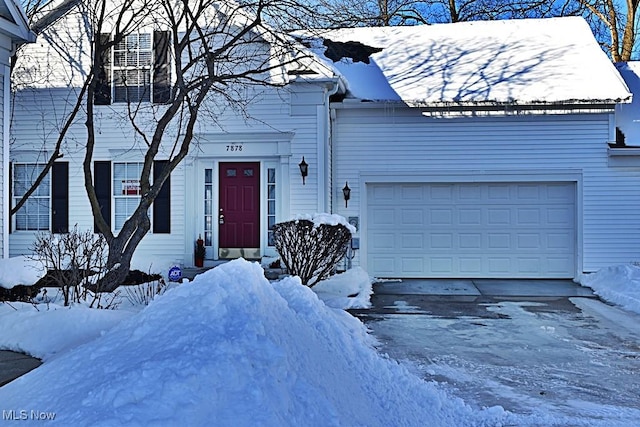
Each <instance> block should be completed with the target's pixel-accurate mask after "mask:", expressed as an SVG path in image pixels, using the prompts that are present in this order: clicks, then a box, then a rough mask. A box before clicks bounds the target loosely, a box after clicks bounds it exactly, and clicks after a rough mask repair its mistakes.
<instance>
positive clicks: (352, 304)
mask: <svg viewBox="0 0 640 427" xmlns="http://www.w3.org/2000/svg"><path fill="white" fill-rule="evenodd" d="M372 283H373V281H372V280H371V278H370V277H369V275H368V274H367V272H366V271H364V270H363V269H362V268H360V267H356V268H352V269H350V270H347V271H345V272H344V273H340V274H336V275H334V276H331V277H329V278H328V279H326V280H323V281H321V282H319V283H318V284H317V285H315V286H314V287H313V288H312V289H313V291H314V292H315V293H316V294H317V295H318V298H320V299H321V300H322V301H324V303H325V304H326V305H328V306H329V307H333V308H342V309H349V308H369V307H371V294H373V286H372Z"/></svg>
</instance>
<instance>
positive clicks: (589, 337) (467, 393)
mask: <svg viewBox="0 0 640 427" xmlns="http://www.w3.org/2000/svg"><path fill="white" fill-rule="evenodd" d="M458 285H459V284H458ZM458 285H457V286H454V287H452V288H451V295H448V296H442V295H424V294H419V293H418V292H416V293H414V294H413V295H378V296H377V297H374V298H373V301H372V302H373V304H374V309H373V310H372V311H370V312H369V313H368V314H366V315H365V313H362V314H363V315H364V317H363V320H365V321H366V323H367V326H368V327H369V328H370V329H371V330H372V332H373V335H374V336H375V337H376V338H377V339H378V340H379V341H380V351H381V352H383V353H387V354H389V356H391V357H393V358H395V359H397V360H403V361H405V362H406V363H408V364H409V365H410V366H411V368H410V369H412V370H414V371H415V372H417V373H418V374H419V375H421V376H422V377H424V378H426V379H427V380H435V381H437V382H439V383H442V384H443V387H445V388H453V389H454V390H455V391H454V393H455V394H456V395H457V396H460V397H462V398H463V399H465V401H466V402H467V403H468V404H470V405H472V406H476V407H489V406H494V405H501V406H502V407H504V408H505V409H507V410H509V411H512V412H515V413H520V414H543V413H545V414H549V415H557V416H571V417H574V418H575V417H576V416H578V419H580V420H582V421H583V422H584V424H579V425H620V426H633V425H640V316H639V315H637V314H634V313H629V312H626V311H624V310H621V309H619V308H616V307H612V306H610V305H607V304H605V303H603V302H601V301H599V300H597V299H595V298H584V297H573V298H571V297H568V296H557V295H556V296H547V297H539V296H538V297H534V296H531V297H522V296H520V297H518V296H505V297H497V296H483V295H477V294H475V295H465V294H468V293H469V292H465V291H461V289H463V288H464V286H458ZM413 289H415V287H413Z"/></svg>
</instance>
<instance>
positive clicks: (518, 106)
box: [334, 96, 631, 114]
mask: <svg viewBox="0 0 640 427" xmlns="http://www.w3.org/2000/svg"><path fill="white" fill-rule="evenodd" d="M629 102H631V96H629V97H627V98H624V99H597V100H596V99H591V100H566V101H554V102H544V101H530V102H516V101H510V102H504V101H464V102H463V101H459V102H454V101H439V102H432V101H430V102H427V101H421V100H406V101H403V100H375V101H373V100H363V99H354V98H348V99H345V100H343V102H341V103H340V104H341V105H335V106H334V107H336V108H379V107H381V106H385V107H388V106H390V105H394V106H397V107H405V108H416V109H420V110H421V111H423V112H425V113H429V112H433V113H448V112H450V113H456V112H459V113H474V112H478V113H482V112H485V113H527V112H529V113H532V114H533V113H554V112H555V113H569V112H572V113H575V112H589V113H593V112H612V111H614V110H615V106H616V105H617V104H621V103H629Z"/></svg>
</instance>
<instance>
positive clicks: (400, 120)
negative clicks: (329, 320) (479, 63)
mask: <svg viewBox="0 0 640 427" xmlns="http://www.w3.org/2000/svg"><path fill="white" fill-rule="evenodd" d="M612 123H613V116H612V115H610V114H606V113H603V114H567V115H563V114H546V115H533V114H532V115H511V116H504V117H500V116H498V117H464V118H463V117H458V118H450V117H425V116H423V115H422V114H421V113H420V111H417V110H411V109H408V108H403V107H393V106H387V107H386V108H379V109H373V108H362V109H355V108H354V109H347V108H345V109H338V110H337V118H336V120H335V122H334V134H333V167H334V185H333V187H334V188H333V189H332V193H333V197H334V201H336V202H335V203H334V204H333V206H334V210H335V212H336V213H339V214H341V215H343V216H345V217H349V216H359V217H360V218H361V224H362V225H363V226H364V227H367V226H368V224H367V222H368V218H367V213H366V206H362V205H361V203H362V191H364V190H365V189H366V185H367V182H374V181H376V182H380V181H384V180H387V181H394V179H392V178H393V177H395V176H399V175H400V174H402V175H403V176H404V177H405V178H406V179H405V178H403V179H405V180H411V179H412V177H417V180H418V181H422V182H428V181H429V180H431V177H433V176H439V175H441V176H445V177H446V176H447V175H456V174H457V175H467V176H469V178H467V180H468V181H476V180H480V181H481V180H482V179H483V176H487V175H495V174H498V175H500V174H503V175H513V174H516V175H531V176H534V177H536V180H540V179H543V178H544V176H545V175H549V174H564V173H570V174H577V175H579V176H580V177H581V180H582V184H581V188H580V189H579V191H578V197H577V199H576V204H577V208H576V210H577V216H576V222H577V224H576V226H577V229H578V230H579V233H578V235H577V236H576V244H577V254H576V256H577V259H578V265H577V273H580V272H583V271H585V272H589V271H595V270H597V269H599V268H603V267H606V266H609V265H612V264H617V263H624V262H629V261H634V260H636V259H637V257H638V253H640V216H639V215H638V213H637V206H639V205H640V168H637V167H636V168H633V167H626V168H619V167H610V166H609V162H608V158H607V142H608V141H610V140H611V138H613V130H614V127H613V126H612ZM425 174H426V175H429V176H428V177H423V176H422V175H425ZM380 176H383V177H384V178H383V179H376V177H380ZM387 177H388V178H387ZM413 179H414V180H415V179H416V178H413ZM445 179H446V178H445ZM505 179H506V180H508V179H509V178H508V177H506V178H505ZM345 181H348V182H349V186H350V187H351V188H352V192H351V200H350V201H349V207H348V208H345V207H344V202H343V200H342V195H341V190H340V189H341V187H342V186H344V182H345ZM361 238H362V239H363V240H362V242H361V246H362V249H361V250H360V251H358V255H357V257H356V260H355V261H356V263H357V262H360V263H361V264H364V265H366V259H363V257H364V256H365V253H366V250H367V247H366V230H365V229H363V230H362V233H361ZM367 268H368V266H367Z"/></svg>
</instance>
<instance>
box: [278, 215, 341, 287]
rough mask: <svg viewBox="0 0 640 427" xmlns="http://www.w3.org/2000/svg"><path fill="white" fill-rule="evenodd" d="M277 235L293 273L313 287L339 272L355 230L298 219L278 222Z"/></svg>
mask: <svg viewBox="0 0 640 427" xmlns="http://www.w3.org/2000/svg"><path fill="white" fill-rule="evenodd" d="M273 237H274V241H275V247H276V250H277V251H278V253H279V254H280V259H281V260H282V262H283V263H284V265H285V267H286V268H287V270H288V271H289V273H290V274H292V275H295V276H298V277H300V280H301V281H302V284H303V285H306V286H309V287H312V286H313V285H315V284H316V283H318V282H319V281H321V280H324V279H326V278H327V277H329V275H331V273H333V271H335V268H336V266H337V265H338V263H339V262H340V260H341V259H342V258H343V257H344V255H345V253H346V251H347V247H348V245H349V241H350V240H351V231H350V229H349V228H348V227H347V226H346V225H343V224H335V225H334V224H328V223H319V224H316V223H314V222H313V221H311V220H309V219H296V220H292V221H287V222H281V223H278V224H275V225H274V228H273Z"/></svg>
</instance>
